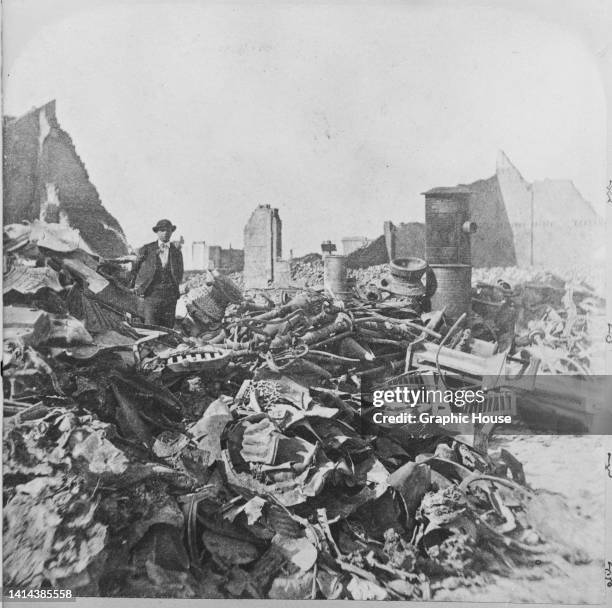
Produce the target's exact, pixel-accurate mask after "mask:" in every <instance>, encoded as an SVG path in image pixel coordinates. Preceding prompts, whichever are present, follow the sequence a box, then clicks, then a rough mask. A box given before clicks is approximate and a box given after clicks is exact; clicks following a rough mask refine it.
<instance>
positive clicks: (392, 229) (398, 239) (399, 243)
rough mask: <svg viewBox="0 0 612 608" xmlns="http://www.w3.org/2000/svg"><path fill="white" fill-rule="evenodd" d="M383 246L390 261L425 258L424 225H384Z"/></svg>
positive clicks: (411, 223)
mask: <svg viewBox="0 0 612 608" xmlns="http://www.w3.org/2000/svg"><path fill="white" fill-rule="evenodd" d="M384 234H385V245H386V247H387V255H388V257H389V259H390V260H394V259H396V258H412V257H415V258H425V224H423V223H421V222H407V223H404V222H401V223H400V224H398V225H397V226H396V225H395V224H394V223H393V222H390V221H387V222H385V223H384Z"/></svg>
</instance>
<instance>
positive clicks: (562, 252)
mask: <svg viewBox="0 0 612 608" xmlns="http://www.w3.org/2000/svg"><path fill="white" fill-rule="evenodd" d="M462 187H464V188H468V189H469V190H470V191H471V195H470V219H471V220H472V221H474V222H476V224H477V226H478V229H477V231H476V233H475V234H472V236H471V253H472V265H473V266H474V267H493V266H531V265H535V266H542V267H545V268H550V269H558V268H562V267H564V268H579V267H582V268H584V267H588V266H591V265H594V264H597V263H601V262H603V260H604V255H605V234H604V227H605V224H604V220H603V218H601V217H599V216H598V215H597V213H596V212H595V211H594V209H593V208H592V206H591V205H590V203H589V202H588V201H586V200H585V199H584V198H583V197H582V195H581V194H580V192H579V191H578V190H577V189H576V187H575V186H574V184H573V183H572V182H571V181H570V180H563V179H555V180H551V179H544V180H540V181H535V182H533V183H529V182H528V181H526V180H525V179H524V178H523V176H522V175H521V174H520V172H519V171H518V169H517V168H516V167H515V166H514V165H513V164H512V163H511V162H510V160H509V159H508V157H507V156H506V155H505V154H504V153H503V152H500V153H499V155H498V159H497V166H496V172H495V175H493V176H492V177H490V178H488V179H484V180H479V181H476V182H474V183H472V184H467V185H463V186H462ZM385 235H387V229H386V228H385ZM387 240H388V242H389V239H387ZM396 242H400V241H397V239H396ZM388 246H389V245H388ZM396 257H399V256H398V255H397V253H396Z"/></svg>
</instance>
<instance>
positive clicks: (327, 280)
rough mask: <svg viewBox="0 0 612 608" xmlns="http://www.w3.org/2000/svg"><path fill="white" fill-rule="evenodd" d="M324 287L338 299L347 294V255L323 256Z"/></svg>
mask: <svg viewBox="0 0 612 608" xmlns="http://www.w3.org/2000/svg"><path fill="white" fill-rule="evenodd" d="M323 287H324V288H325V289H326V290H327V291H330V292H331V293H333V294H334V295H336V296H338V297H342V296H343V295H345V294H346V293H347V291H348V289H347V274H346V256H345V255H336V254H333V253H330V254H327V255H325V256H323Z"/></svg>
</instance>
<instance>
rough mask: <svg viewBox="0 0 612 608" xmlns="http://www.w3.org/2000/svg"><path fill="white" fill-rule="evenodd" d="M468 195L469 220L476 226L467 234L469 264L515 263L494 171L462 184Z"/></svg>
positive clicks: (502, 264)
mask: <svg viewBox="0 0 612 608" xmlns="http://www.w3.org/2000/svg"><path fill="white" fill-rule="evenodd" d="M466 187H467V188H469V189H470V190H471V192H472V194H471V197H470V220H471V221H473V222H476V225H477V226H478V228H477V229H476V232H475V233H474V234H472V235H471V237H470V242H471V249H472V266H474V267H475V268H482V267H493V266H515V265H516V264H517V257H516V247H515V241H514V233H513V230H512V226H511V225H510V220H509V219H508V213H507V211H506V206H505V204H504V200H503V197H502V193H501V190H500V188H499V182H498V179H497V175H494V176H493V177H490V178H489V179H483V180H479V181H477V182H474V183H472V184H469V185H467V186H466Z"/></svg>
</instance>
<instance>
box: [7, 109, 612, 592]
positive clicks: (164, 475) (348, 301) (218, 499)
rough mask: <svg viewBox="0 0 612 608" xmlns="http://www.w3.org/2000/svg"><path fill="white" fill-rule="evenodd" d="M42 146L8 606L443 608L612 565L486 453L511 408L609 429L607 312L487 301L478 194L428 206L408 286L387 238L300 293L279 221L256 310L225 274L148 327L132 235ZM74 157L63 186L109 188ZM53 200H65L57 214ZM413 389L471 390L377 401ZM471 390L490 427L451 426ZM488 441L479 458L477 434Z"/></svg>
mask: <svg viewBox="0 0 612 608" xmlns="http://www.w3.org/2000/svg"><path fill="white" fill-rule="evenodd" d="M50 115H52V114H48V113H47V110H45V111H44V120H47V121H48V120H49V116H50ZM41 116H42V115H41V114H40V112H38V113H35V114H33V115H32V116H30V117H29V118H28V121H26V123H27V125H29V127H28V128H27V129H26V127H25V126H24V124H26V123H24V124H22V126H21V127H20V128H23V129H25V131H26V132H27V133H29V135H28V137H26V138H25V139H24V140H23V141H18V139H19V138H16V136H15V132H14V133H13V138H14V141H13V143H12V144H11V145H12V146H13V148H12V150H13V153H15V154H20V153H21V152H19V150H21V149H22V148H21V147H20V146H22V145H23V142H24V141H27V142H30V144H31V143H33V139H32V133H38V134H39V136H40V134H41V133H42V134H43V135H44V133H46V131H45V130H44V129H42V131H37V129H36V128H35V121H36V120H39V121H43V123H44V120H43V118H42V117H41ZM32 121H34V122H32ZM51 122H52V121H51ZM44 124H46V123H44ZM49 124H50V123H49ZM27 125H26V126H27ZM53 128H54V129H55V131H54V132H55V133H56V135H57V136H58V137H59V138H60V140H61V141H62V149H64V147H66V146H67V147H66V148H65V150H64V151H66V152H67V153H68V152H70V150H71V149H72V150H73V148H70V146H68V145H67V142H69V139H68V140H66V137H67V136H66V135H65V134H63V132H58V127H57V126H55V127H53ZM18 131H19V129H18ZM48 139H49V137H48V134H47V135H45V136H44V137H43V138H42V140H37V142H38V143H36V142H34V143H36V145H37V146H39V147H40V146H42V148H44V149H45V150H46V148H45V146H47V145H49V142H48V141H47V140H48ZM41 142H42V143H41ZM26 148H27V146H26ZM37 150H39V148H36V147H35V150H34V151H32V150H29V152H28V154H25V153H24V154H25V155H24V156H23V157H22V159H21V162H22V164H21V165H20V162H19V159H13V160H12V161H11V163H12V164H11V166H10V172H11V179H12V180H13V185H12V188H13V189H12V191H11V192H12V194H11V195H10V197H9V198H10V205H11V211H10V213H11V214H13V215H9V216H7V217H10V218H13V221H15V222H16V223H13V224H8V225H5V227H4V254H5V271H6V274H5V277H4V298H5V300H4V301H5V304H10V306H6V307H5V311H4V319H5V321H4V324H5V327H4V330H5V331H4V343H3V375H4V377H5V379H6V380H7V381H6V382H5V383H4V397H5V400H4V404H3V413H4V417H5V418H4V427H3V430H4V442H3V446H4V454H3V456H4V475H5V476H4V486H3V487H4V500H5V509H4V534H3V539H4V552H3V557H4V564H3V565H4V582H5V586H10V587H17V588H30V589H34V588H36V589H40V588H51V587H53V588H63V589H71V590H72V591H73V593H74V594H75V595H79V596H111V597H169V596H170V597H181V598H182V597H185V598H232V599H237V598H273V599H316V598H326V599H355V600H371V599H377V600H389V599H396V600H397V599H399V600H402V599H403V600H406V599H414V600H429V599H437V598H438V594H440V593H441V592H444V590H445V589H447V590H448V589H454V588H456V587H457V586H477V585H486V584H487V583H488V579H487V578H486V575H487V574H497V575H507V576H509V575H510V574H511V573H512V571H513V569H515V568H517V567H519V566H524V567H526V568H527V569H529V572H530V574H533V571H534V569H535V568H541V572H542V573H545V575H546V576H549V575H550V572H551V571H555V570H557V569H558V570H559V571H561V572H563V571H564V570H565V569H566V568H567V567H569V565H570V564H583V563H587V562H589V561H591V560H593V559H596V558H597V557H598V556H596V555H594V553H593V548H592V547H590V546H583V545H584V543H581V542H579V541H576V538H577V537H572V536H571V535H568V534H567V532H568V528H569V527H573V528H575V529H579V528H580V525H581V523H582V520H581V519H580V518H579V517H578V516H577V515H574V514H573V513H572V512H571V509H570V508H569V506H568V505H567V503H566V502H565V501H564V499H563V498H561V497H560V496H559V495H554V496H552V495H550V494H547V493H546V492H543V491H540V490H538V491H534V490H533V489H532V488H530V487H529V485H528V483H527V479H526V477H525V472H524V471H523V467H522V465H521V463H520V462H519V461H518V460H517V459H516V458H514V457H513V455H512V454H511V453H510V452H509V451H508V450H506V449H503V448H502V449H499V450H494V451H493V450H489V449H488V445H487V439H488V436H489V434H490V432H491V431H492V429H493V426H494V424H495V420H497V419H498V418H499V416H498V414H508V413H512V414H518V415H519V416H521V417H522V416H523V415H525V419H527V417H528V416H529V414H531V415H533V414H534V413H535V414H536V420H535V422H536V423H538V422H539V423H540V424H541V423H542V422H544V424H545V425H548V427H547V428H550V425H551V424H552V423H553V422H554V423H555V425H556V424H558V425H559V427H561V426H562V425H563V424H565V425H569V426H570V427H571V430H572V431H576V430H579V431H583V430H585V429H586V428H590V427H591V428H592V427H593V426H594V428H595V429H596V430H600V431H603V430H606V431H609V429H610V427H609V423H610V412H609V411H607V410H606V408H605V407H604V405H605V403H604V398H605V395H606V391H605V390H603V391H602V390H601V387H600V385H599V383H598V382H597V379H596V378H594V377H592V372H593V371H594V370H595V369H596V364H597V351H596V349H595V344H594V336H597V339H598V340H599V337H600V334H599V333H597V332H596V331H595V330H594V324H595V323H596V322H597V319H598V314H599V312H598V311H600V310H601V308H602V301H601V298H598V297H597V294H596V293H594V292H593V290H592V289H590V288H589V287H588V286H584V285H578V284H574V283H570V282H567V283H565V282H563V281H559V280H558V279H557V278H556V277H551V276H545V277H544V278H542V279H541V280H535V278H534V277H533V276H529V277H527V278H525V277H523V279H521V280H518V279H517V280H516V282H514V284H510V282H509V281H510V278H509V277H508V275H507V274H506V275H504V276H496V277H489V279H488V280H485V277H483V276H482V275H479V276H480V279H482V280H477V281H475V282H474V284H472V281H471V270H472V264H473V261H474V256H475V255H476V252H475V251H470V244H472V246H473V247H474V248H475V244H474V242H473V241H472V243H470V239H475V237H476V235H477V234H479V232H476V233H475V234H474V231H473V226H472V225H471V221H472V220H473V219H476V221H478V215H477V213H478V210H477V209H475V207H474V206H471V201H472V200H473V198H472V197H473V196H474V195H473V190H472V189H471V188H469V187H458V188H436V189H433V190H430V191H428V192H427V193H425V197H426V198H425V205H426V218H427V229H426V233H427V234H426V240H425V243H424V251H425V253H424V254H423V256H424V257H425V258H426V259H419V258H418V257H415V256H413V255H412V256H406V257H404V258H397V256H396V254H397V252H398V251H401V250H394V255H395V256H396V257H394V259H393V260H392V261H391V263H390V265H389V267H386V266H382V267H372V266H371V264H372V260H378V259H380V256H381V255H382V254H384V253H385V238H384V237H380V238H379V239H376V240H375V241H373V242H371V243H368V244H367V245H366V246H365V247H362V248H360V249H357V250H355V251H352V252H351V253H350V254H349V255H348V256H346V258H345V256H340V255H328V256H327V259H326V262H327V264H326V266H327V267H326V276H325V283H326V285H327V287H328V289H327V290H325V289H322V288H321V285H320V283H322V282H323V280H324V278H323V274H324V273H323V269H321V273H320V275H318V276H317V277H315V278H316V279H317V280H318V285H317V288H315V289H313V288H307V287H304V288H301V289H299V288H295V287H293V288H291V287H287V284H288V283H289V282H290V277H289V276H288V263H287V262H286V261H283V260H282V257H281V256H282V248H281V222H280V218H279V215H278V210H277V209H271V208H270V207H269V206H260V207H258V208H257V209H256V210H255V211H254V212H253V214H252V216H251V218H250V220H249V222H248V224H247V226H246V227H245V249H244V255H245V269H244V275H243V279H244V283H245V286H246V287H248V288H249V289H248V291H242V290H241V289H239V287H238V286H237V285H236V284H234V283H233V282H232V281H231V280H230V279H229V278H227V277H225V276H224V275H223V274H222V273H221V272H218V271H217V270H215V269H213V271H212V272H210V273H206V274H205V275H200V276H196V277H193V278H191V279H190V280H189V281H188V282H186V283H185V284H183V285H182V292H183V296H182V298H181V304H182V307H179V309H177V310H182V312H181V313H180V315H177V320H176V321H177V322H176V324H175V327H174V328H172V329H168V328H159V327H153V326H146V325H144V324H143V323H141V318H140V311H139V305H138V298H137V297H136V296H135V295H134V294H133V293H132V291H131V290H130V289H128V288H127V287H126V282H125V280H124V279H125V277H124V276H123V275H122V272H121V268H120V267H119V265H118V263H116V262H113V261H109V260H107V259H104V257H112V256H114V255H116V254H118V253H121V252H122V251H123V249H122V248H121V247H120V245H121V243H122V242H123V241H122V239H121V238H120V236H119V235H120V234H122V233H117V232H116V231H113V230H110V231H107V232H109V233H110V234H114V235H115V237H114V238H116V239H118V240H115V241H113V240H112V239H111V241H110V243H111V244H110V245H109V244H105V243H100V242H98V241H96V238H95V234H93V233H92V232H91V231H90V229H91V227H92V226H97V225H98V224H97V223H104V222H103V219H102V218H103V217H106V216H105V215H104V214H105V213H106V212H105V211H104V210H103V208H102V207H101V205H99V206H96V204H94V203H95V200H97V199H91V198H88V197H87V196H85V195H83V196H84V198H83V199H82V200H81V199H79V202H78V204H77V201H76V200H73V199H71V198H70V193H71V192H74V191H73V190H72V188H75V187H76V186H75V185H74V184H75V183H77V182H75V181H74V180H72V179H67V180H66V181H64V179H63V178H64V177H65V174H64V173H63V172H62V171H59V172H57V173H54V172H53V171H51V168H50V167H53V166H55V165H54V163H53V162H51V160H49V159H51V158H53V155H52V154H50V150H48V151H46V152H45V153H44V154H45V155H47V154H49V158H47V156H45V157H44V158H45V159H46V160H44V162H43V161H40V158H41V157H39V152H38V151H37ZM68 156H69V159H70V163H68V161H65V163H68V165H66V164H65V163H61V166H62V167H65V166H71V167H73V169H74V171H75V172H76V175H77V176H81V177H83V175H86V174H84V173H83V172H84V167H82V164H79V163H77V162H76V160H75V158H74V156H73V155H70V154H69V155H68ZM37 159H38V160H37ZM39 161H40V162H39ZM79 162H80V161H79ZM39 164H41V165H42V166H44V167H46V168H44V170H42V171H39V167H38V165H39ZM53 175H54V176H55V177H54V179H55V180H56V181H53V182H52V181H48V180H50V178H51V176H53ZM16 176H17V177H16ZM20 176H21V177H20ZM18 178H19V179H18ZM77 181H78V180H77ZM47 184H55V186H56V187H57V190H56V189H55V188H50V189H47ZM17 186H18V187H19V188H22V190H19V188H17ZM43 186H44V190H45V192H47V191H49V192H55V193H56V194H57V201H56V202H55V203H53V201H50V200H48V199H44V201H43V202H42V203H40V199H39V198H37V196H38V194H40V193H41V192H42V189H41V188H42V187H43ZM81 187H82V188H84V192H85V194H87V193H89V194H91V193H92V188H93V186H91V184H89V182H88V181H87V182H86V184H85V186H83V185H81ZM16 188H17V190H16ZM18 190H19V191H20V192H21V191H22V192H23V193H25V194H24V196H23V197H21V196H18V195H17V194H16V192H17V191H18ZM483 191H484V190H483ZM93 192H95V189H94V190H93ZM28 193H29V194H28ZM67 193H68V194H67ZM26 195H27V196H26ZM92 196H93V195H92ZM96 196H97V195H96ZM28 197H29V198H28ZM53 200H55V199H53ZM91 200H94V203H91V204H90V202H89V201H91ZM483 200H484V199H483ZM22 201H28V202H27V204H24V205H25V206H23V207H20V206H19V205H20V204H21V202H22ZM58 201H59V202H58ZM39 203H40V204H39ZM51 203H52V204H51ZM37 205H38V206H37ZM53 205H55V207H54V206H53ZM79 205H80V206H83V207H87V208H88V206H91V207H92V209H93V210H94V211H92V214H91V217H92V218H93V219H91V221H90V222H89V223H88V222H85V223H82V224H81V229H82V231H81V233H79V231H78V230H76V229H74V227H70V226H67V225H66V222H75V223H77V224H78V222H79V221H80V220H79V218H80V215H79V213H77V212H76V211H73V208H80V207H79ZM55 211H57V212H58V214H57V216H55V215H54V213H55ZM20 214H21V215H20ZM23 219H30V220H31V222H30V223H29V224H27V225H26V224H23V223H20V222H21V220H23ZM51 219H59V220H60V222H50V221H49V220H51ZM106 219H108V218H106ZM484 219H486V218H484ZM484 219H483V223H482V225H481V226H480V227H479V231H480V232H483V231H484V232H485V233H486V221H484ZM43 220H47V221H43ZM482 226H485V228H483V227H482ZM105 230H106V229H105ZM402 230H403V228H402V227H401V226H400V233H401V232H402ZM406 233H408V231H407V230H406ZM104 234H106V233H104ZM107 236H108V235H107ZM109 238H110V237H109ZM329 250H330V251H329V253H330V254H331V247H330V248H329ZM100 252H103V253H102V254H101V253H100ZM202 253H203V252H202ZM101 255H103V256H104V257H101ZM351 259H352V260H353V263H352V264H351V263H349V262H351ZM208 261H210V252H209V254H208ZM315 262H316V263H319V264H320V265H321V266H322V263H321V261H320V256H318V257H316V259H315ZM312 263H313V261H312V260H309V261H307V262H305V263H304V266H305V265H307V264H312ZM364 267H365V268H364ZM355 268H359V270H355ZM351 273H352V276H349V274H351ZM432 277H433V281H432ZM349 278H352V279H354V280H353V282H352V283H350V282H349ZM274 285H282V286H283V288H282V289H268V288H269V287H270V286H274ZM540 370H541V371H543V372H545V373H544V374H540V373H539V371H540ZM571 374H574V377H573V378H571V377H569V376H570V375H571ZM587 376H591V377H589V378H588V379H587ZM585 385H586V386H587V387H588V391H586V390H584V386H585ZM414 386H416V387H421V388H422V387H425V386H427V387H429V388H431V389H433V390H432V391H431V392H433V393H434V394H435V393H436V392H440V393H442V392H444V393H449V392H450V393H451V397H452V399H451V400H450V401H446V400H443V401H438V400H434V401H432V402H430V403H423V404H422V405H423V406H424V408H425V410H426V411H425V414H426V415H427V416H429V413H428V412H430V411H431V416H432V418H433V419H434V423H433V424H420V423H419V424H414V425H413V424H406V423H405V420H406V417H405V414H406V410H408V411H411V410H410V407H411V406H410V405H407V404H406V403H402V402H395V401H391V402H389V403H385V407H384V409H383V410H381V406H380V403H376V402H375V397H374V395H375V394H377V393H378V394H379V395H380V394H384V393H385V392H386V391H387V389H389V390H390V391H391V393H392V394H393V393H394V390H392V389H394V388H402V389H406V390H408V388H409V387H414ZM442 389H444V390H443V391H442ZM418 390H419V389H417V392H418ZM460 391H462V393H463V395H464V396H465V393H467V392H475V391H480V392H481V393H486V396H485V398H484V405H483V407H482V409H481V410H480V411H473V412H472V413H476V414H482V416H481V417H480V418H478V424H481V421H484V422H483V423H482V424H481V426H480V427H475V426H474V425H469V427H468V428H467V429H466V428H465V427H461V426H454V427H453V426H444V427H441V426H439V424H437V423H436V419H437V418H439V419H441V420H444V419H445V418H449V419H452V415H453V414H455V415H456V414H457V411H456V408H455V401H456V399H455V396H456V395H458V393H459V392H460ZM395 394H399V392H398V391H396V392H395ZM453 399H455V401H453ZM456 404H457V405H460V404H459V402H458V401H456ZM464 405H466V404H462V405H461V407H463V406H464ZM559 411H561V415H559ZM381 412H384V414H385V415H384V417H382V420H383V422H382V423H379V422H378V421H379V420H380V419H381V416H379V414H380V413H381ZM398 412H401V414H398ZM398 418H399V420H398ZM485 419H486V420H485ZM538 419H539V420H538ZM491 420H492V421H493V422H491ZM602 420H603V421H604V422H606V423H608V427H606V428H605V429H604V427H603V426H597V424H598V423H599V422H601V421H602ZM554 430H562V429H561V428H555V429H554ZM467 431H469V432H473V433H474V437H473V438H474V441H473V444H474V445H470V443H469V442H466V441H464V440H462V439H461V438H460V437H459V436H458V433H465V432H467ZM551 507H552V508H551ZM557 514H563V515H564V519H563V526H558V525H554V524H553V523H551V520H552V518H554V517H555V515H557ZM542 576H544V574H542Z"/></svg>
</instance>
